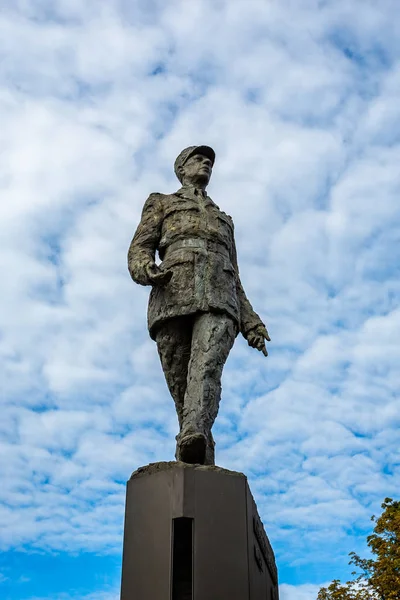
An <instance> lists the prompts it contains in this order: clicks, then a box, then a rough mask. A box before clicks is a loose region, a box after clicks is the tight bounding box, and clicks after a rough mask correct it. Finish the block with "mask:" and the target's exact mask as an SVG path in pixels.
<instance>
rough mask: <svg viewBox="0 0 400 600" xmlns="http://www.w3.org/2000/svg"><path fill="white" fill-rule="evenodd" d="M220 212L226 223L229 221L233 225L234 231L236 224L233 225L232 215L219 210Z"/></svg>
mask: <svg viewBox="0 0 400 600" xmlns="http://www.w3.org/2000/svg"><path fill="white" fill-rule="evenodd" d="M219 212H220V213H221V215H222V217H223V218H224V219H225V220H226V221H228V223H229V224H230V225H231V227H232V229H233V227H234V224H233V219H232V217H231V215H228V213H226V212H224V211H223V210H221V209H219Z"/></svg>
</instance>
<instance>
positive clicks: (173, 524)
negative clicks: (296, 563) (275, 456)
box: [121, 462, 278, 600]
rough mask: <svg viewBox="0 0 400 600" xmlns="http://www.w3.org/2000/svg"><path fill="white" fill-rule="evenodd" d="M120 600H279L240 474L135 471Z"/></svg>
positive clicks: (162, 467) (174, 465)
mask: <svg viewBox="0 0 400 600" xmlns="http://www.w3.org/2000/svg"><path fill="white" fill-rule="evenodd" d="M121 600H278V578H277V569H276V565H275V558H274V553H273V551H272V548H271V546H270V543H269V541H268V538H267V535H266V533H265V531H264V527H263V525H262V523H261V520H260V518H259V516H258V512H257V508H256V505H255V502H254V499H253V497H252V495H251V492H250V489H249V486H248V484H247V479H246V477H245V476H244V475H243V474H242V473H235V472H233V471H227V470H225V469H220V468H218V467H206V466H196V465H188V464H185V463H179V462H171V463H155V464H152V465H149V466H148V467H143V468H141V469H138V471H136V472H135V473H133V475H132V477H131V479H130V480H129V482H128V487H127V496H126V512H125V531H124V551H123V564H122V587H121Z"/></svg>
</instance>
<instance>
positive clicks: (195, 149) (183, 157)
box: [174, 146, 215, 183]
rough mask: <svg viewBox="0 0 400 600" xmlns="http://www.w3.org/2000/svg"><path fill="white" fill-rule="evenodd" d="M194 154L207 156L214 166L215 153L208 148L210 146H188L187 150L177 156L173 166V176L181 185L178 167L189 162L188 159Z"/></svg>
mask: <svg viewBox="0 0 400 600" xmlns="http://www.w3.org/2000/svg"><path fill="white" fill-rule="evenodd" d="M194 154H203V155H204V156H207V157H208V158H209V159H210V160H211V163H212V164H213V165H214V161H215V152H214V150H213V149H212V148H210V146H189V148H185V149H184V150H182V152H181V153H180V154H179V156H178V158H177V159H176V161H175V164H174V171H175V175H176V176H177V178H178V179H179V181H180V182H181V183H182V180H181V175H180V173H179V167H183V165H184V164H185V162H186V161H187V160H189V158H190V157H191V156H193V155H194Z"/></svg>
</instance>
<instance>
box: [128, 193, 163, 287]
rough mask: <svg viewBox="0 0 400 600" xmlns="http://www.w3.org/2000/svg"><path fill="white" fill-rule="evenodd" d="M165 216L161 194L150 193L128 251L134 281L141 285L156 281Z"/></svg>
mask: <svg viewBox="0 0 400 600" xmlns="http://www.w3.org/2000/svg"><path fill="white" fill-rule="evenodd" d="M163 218H164V211H163V207H162V202H161V198H160V195H159V194H150V196H149V197H148V199H147V200H146V202H145V204H144V207H143V211H142V217H141V219H140V223H139V225H138V228H137V229H136V233H135V235H134V236H133V240H132V242H131V245H130V247H129V251H128V269H129V272H130V274H131V277H132V279H133V281H135V282H136V283H139V284H140V285H152V284H153V283H154V281H153V279H152V276H154V274H155V273H157V271H158V267H157V265H156V263H155V255H156V250H157V247H158V244H159V241H160V238H161V227H162V221H163Z"/></svg>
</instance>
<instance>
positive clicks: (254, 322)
mask: <svg viewBox="0 0 400 600" xmlns="http://www.w3.org/2000/svg"><path fill="white" fill-rule="evenodd" d="M232 262H233V267H234V269H235V271H236V293H237V298H238V302H239V308H240V332H241V334H242V335H243V337H244V338H245V339H246V340H247V341H248V343H249V346H252V347H253V348H257V350H260V352H263V354H264V355H265V356H267V355H268V352H267V349H266V347H265V340H267V341H268V342H269V341H271V340H270V337H269V334H268V331H267V328H266V326H265V324H264V323H263V322H262V320H261V318H260V316H259V315H258V314H257V313H256V312H255V310H254V309H253V307H252V305H251V303H250V301H249V299H248V298H247V296H246V292H245V291H244V289H243V286H242V282H241V281H240V275H239V266H238V260H237V251H236V244H235V238H234V237H233V243H232Z"/></svg>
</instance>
